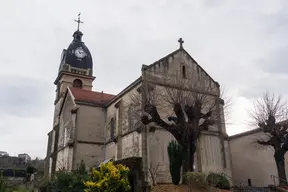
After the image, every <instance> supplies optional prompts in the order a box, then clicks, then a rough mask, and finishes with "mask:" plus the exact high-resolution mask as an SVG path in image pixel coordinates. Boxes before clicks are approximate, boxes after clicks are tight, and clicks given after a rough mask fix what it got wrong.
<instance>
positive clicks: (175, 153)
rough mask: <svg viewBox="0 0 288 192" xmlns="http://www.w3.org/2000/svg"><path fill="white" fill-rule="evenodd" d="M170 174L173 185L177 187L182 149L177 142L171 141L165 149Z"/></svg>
mask: <svg viewBox="0 0 288 192" xmlns="http://www.w3.org/2000/svg"><path fill="white" fill-rule="evenodd" d="M167 151H168V156H169V163H170V165H169V166H170V174H171V177H172V182H173V184H174V185H178V184H179V182H180V178H181V166H182V147H181V145H179V144H178V142H177V141H171V142H170V143H169V144H168V147H167Z"/></svg>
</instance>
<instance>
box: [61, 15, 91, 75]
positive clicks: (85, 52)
mask: <svg viewBox="0 0 288 192" xmlns="http://www.w3.org/2000/svg"><path fill="white" fill-rule="evenodd" d="M75 21H76V22H77V23H78V27H77V30H76V31H75V32H74V33H73V40H72V42H71V43H70V45H69V46H68V48H67V49H64V50H63V52H62V56H61V63H60V67H59V73H60V72H61V71H69V72H73V70H71V69H73V68H75V69H77V70H76V71H79V70H89V71H90V72H89V75H90V76H92V69H93V60H92V55H91V53H90V51H89V49H88V47H87V46H86V45H85V43H84V42H83V41H82V36H83V33H82V32H81V31H80V30H79V26H80V23H83V22H82V21H81V20H80V14H79V15H78V20H75ZM85 74H87V73H85Z"/></svg>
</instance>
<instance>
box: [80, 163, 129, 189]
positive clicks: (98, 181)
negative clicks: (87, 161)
mask: <svg viewBox="0 0 288 192" xmlns="http://www.w3.org/2000/svg"><path fill="white" fill-rule="evenodd" d="M128 173H129V168H128V167H125V166H123V165H121V164H118V165H114V164H113V162H108V163H106V164H101V165H100V170H99V171H98V170H97V169H92V171H91V174H90V178H89V179H88V181H85V182H84V186H85V192H119V191H121V192H129V191H130V186H129V180H128Z"/></svg>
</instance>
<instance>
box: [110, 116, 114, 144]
mask: <svg viewBox="0 0 288 192" xmlns="http://www.w3.org/2000/svg"><path fill="white" fill-rule="evenodd" d="M114 136H115V119H114V118H113V117H112V118H111V121H110V137H111V140H112V139H114Z"/></svg>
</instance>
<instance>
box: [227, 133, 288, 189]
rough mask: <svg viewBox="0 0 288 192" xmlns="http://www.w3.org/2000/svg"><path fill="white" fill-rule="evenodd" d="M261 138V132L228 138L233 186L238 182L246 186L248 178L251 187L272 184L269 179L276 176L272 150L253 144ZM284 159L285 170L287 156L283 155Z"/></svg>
mask: <svg viewBox="0 0 288 192" xmlns="http://www.w3.org/2000/svg"><path fill="white" fill-rule="evenodd" d="M261 136H263V133H262V132H254V133H253V132H252V133H249V132H248V133H242V134H239V135H238V136H232V137H231V138H230V141H229V144H230V150H231V157H232V174H233V180H234V183H235V184H239V183H240V182H242V183H244V184H248V179H249V178H250V179H251V181H252V185H255V186H259V187H262V186H267V185H270V184H274V183H273V180H272V179H271V177H270V176H271V175H276V176H277V169H276V164H275V161H274V157H273V156H274V150H273V149H272V148H271V147H263V146H260V145H258V144H257V143H255V141H257V139H259V137H261ZM285 158H286V162H285V167H286V170H287V167H288V154H286V155H285ZM286 174H287V171H286ZM287 176H288V175H287Z"/></svg>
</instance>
